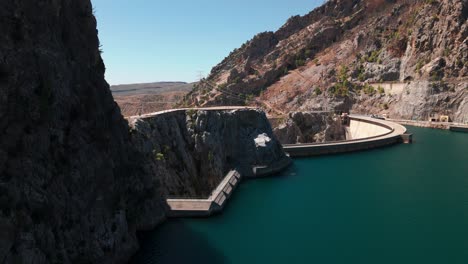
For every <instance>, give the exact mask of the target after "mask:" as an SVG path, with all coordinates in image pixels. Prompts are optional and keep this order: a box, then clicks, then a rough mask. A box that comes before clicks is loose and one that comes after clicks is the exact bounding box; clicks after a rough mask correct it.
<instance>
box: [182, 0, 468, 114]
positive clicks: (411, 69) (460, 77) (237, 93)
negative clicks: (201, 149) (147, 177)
mask: <svg viewBox="0 0 468 264" xmlns="http://www.w3.org/2000/svg"><path fill="white" fill-rule="evenodd" d="M467 18H468V1H466V0H420V1H416V0H414V1H413V0H329V1H327V2H326V3H325V4H324V5H323V6H321V7H319V8H317V9H315V10H313V11H312V12H310V13H309V14H307V15H305V16H302V17H301V16H295V17H292V18H290V19H289V20H288V21H287V23H286V24H285V25H284V26H283V27H281V28H280V29H279V30H278V31H276V32H264V33H261V34H258V35H257V36H255V37H254V38H253V39H252V40H250V41H248V42H247V43H245V44H244V45H243V46H242V47H240V48H239V49H236V50H234V51H233V52H232V53H231V54H230V55H229V56H228V57H227V58H225V59H224V60H223V61H222V62H221V63H220V64H218V65H217V66H215V67H214V68H213V70H212V72H211V74H210V75H209V77H208V78H207V79H206V80H203V81H202V82H201V83H200V84H199V85H198V86H197V88H196V89H195V90H194V91H193V92H192V93H191V94H189V95H188V96H187V97H186V98H185V101H184V102H183V104H185V105H226V104H228V105H229V104H232V105H239V104H247V105H259V106H262V107H264V108H265V109H266V110H268V111H269V112H270V114H271V115H284V113H287V112H290V111H313V110H346V111H347V110H349V109H351V110H352V111H354V112H360V113H381V114H384V113H385V114H388V115H390V116H392V117H398V118H407V119H426V118H427V117H428V116H431V115H433V114H447V115H449V116H450V117H451V118H452V119H453V120H455V121H461V122H466V121H468V77H467V74H468V60H467V58H468V40H467V37H468V20H467Z"/></svg>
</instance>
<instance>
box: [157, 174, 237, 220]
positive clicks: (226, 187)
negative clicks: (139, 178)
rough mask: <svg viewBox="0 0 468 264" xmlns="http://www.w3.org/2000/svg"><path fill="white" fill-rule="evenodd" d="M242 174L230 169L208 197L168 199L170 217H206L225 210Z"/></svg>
mask: <svg viewBox="0 0 468 264" xmlns="http://www.w3.org/2000/svg"><path fill="white" fill-rule="evenodd" d="M240 180H241V175H240V174H239V172H237V171H236V170H232V171H230V172H229V173H228V174H227V175H226V177H225V178H224V179H223V181H221V183H220V184H219V185H218V187H217V188H216V189H215V190H214V191H213V193H212V194H211V195H210V197H208V198H207V199H167V200H166V202H167V205H168V206H169V209H170V210H169V212H168V216H169V217H206V216H210V215H212V214H215V213H219V212H221V211H222V210H223V208H224V206H225V205H226V202H227V200H228V199H229V197H231V195H232V192H233V191H234V189H235V188H236V187H237V185H239V182H240Z"/></svg>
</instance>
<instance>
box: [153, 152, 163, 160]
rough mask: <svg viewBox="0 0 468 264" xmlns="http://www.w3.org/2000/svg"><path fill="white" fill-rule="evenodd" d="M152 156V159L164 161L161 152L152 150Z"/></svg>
mask: <svg viewBox="0 0 468 264" xmlns="http://www.w3.org/2000/svg"><path fill="white" fill-rule="evenodd" d="M153 155H154V159H155V160H157V161H163V160H165V157H164V154H163V153H161V152H157V151H156V150H153Z"/></svg>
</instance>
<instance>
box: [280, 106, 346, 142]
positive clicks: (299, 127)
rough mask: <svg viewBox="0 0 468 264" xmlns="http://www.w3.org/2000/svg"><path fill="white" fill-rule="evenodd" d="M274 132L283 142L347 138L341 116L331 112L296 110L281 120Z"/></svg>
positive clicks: (325, 140) (324, 140)
mask: <svg viewBox="0 0 468 264" xmlns="http://www.w3.org/2000/svg"><path fill="white" fill-rule="evenodd" d="M274 134H275V135H276V137H277V138H278V140H279V141H280V142H281V143H282V144H297V143H323V142H327V141H340V140H346V130H345V128H344V126H343V124H342V120H341V117H339V116H333V115H332V114H330V113H314V112H294V113H290V114H289V116H288V118H287V119H284V120H283V122H280V123H279V124H278V125H277V126H276V128H275V129H274Z"/></svg>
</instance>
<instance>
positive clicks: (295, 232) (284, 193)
mask: <svg viewBox="0 0 468 264" xmlns="http://www.w3.org/2000/svg"><path fill="white" fill-rule="evenodd" d="M410 131H411V132H413V133H414V143H413V144H410V145H396V146H392V147H388V148H383V149H377V150H372V151H365V152H359V153H353V154H344V155H335V156H323V157H316V158H307V159H297V160H295V161H294V165H293V167H291V168H290V169H289V170H288V171H286V172H284V173H282V174H280V175H278V177H272V178H265V179H259V180H252V181H244V182H243V183H242V184H241V185H240V186H239V188H238V189H237V190H236V192H235V193H234V196H233V197H232V200H230V201H229V203H228V205H227V207H226V209H225V211H224V213H223V214H222V215H218V216H215V217H212V218H208V219H176V220H171V221H168V222H166V223H165V224H163V225H162V226H161V227H159V228H158V229H157V230H155V231H153V232H150V233H149V234H147V235H146V236H145V237H144V238H143V239H142V249H141V250H140V252H139V253H138V254H137V256H136V259H135V260H134V262H136V263H152V264H153V263H288V264H291V263H321V264H335V263H360V264H367V263H369V264H370V263H372V264H374V263H392V264H395V263H411V264H414V263H437V264H441V263H447V264H452V263H463V264H466V263H468V134H466V133H465V134H464V133H454V132H449V131H441V130H431V129H423V128H413V127H411V128H410Z"/></svg>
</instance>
